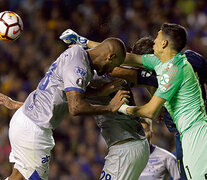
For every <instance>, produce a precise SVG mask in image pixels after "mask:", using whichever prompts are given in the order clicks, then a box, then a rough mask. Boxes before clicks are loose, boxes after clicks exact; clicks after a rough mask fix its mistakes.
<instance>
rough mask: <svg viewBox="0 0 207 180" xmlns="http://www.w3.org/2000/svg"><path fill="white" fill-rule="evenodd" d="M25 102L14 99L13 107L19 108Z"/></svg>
mask: <svg viewBox="0 0 207 180" xmlns="http://www.w3.org/2000/svg"><path fill="white" fill-rule="evenodd" d="M23 104H24V103H23V102H19V101H14V100H13V109H19V108H20V107H21V106H22V105H23Z"/></svg>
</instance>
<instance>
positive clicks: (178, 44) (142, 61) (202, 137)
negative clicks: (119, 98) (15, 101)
mask: <svg viewBox="0 0 207 180" xmlns="http://www.w3.org/2000/svg"><path fill="white" fill-rule="evenodd" d="M186 41H187V35H186V30H185V28H184V27H182V26H180V25H177V24H167V23H165V24H163V25H162V27H161V30H160V31H159V32H158V35H157V38H156V39H155V41H154V43H155V45H154V47H153V49H154V55H153V54H148V55H142V56H139V55H135V54H128V56H127V58H126V61H125V63H126V64H128V65H131V66H142V67H145V68H146V69H149V70H155V71H156V74H157V79H158V89H157V90H156V92H155V94H154V96H153V97H152V99H151V100H150V101H149V102H148V103H147V104H145V105H143V106H139V107H127V105H124V106H123V107H122V109H123V112H126V113H127V114H134V115H137V116H143V117H150V118H153V117H155V116H156V115H157V114H158V112H159V111H160V109H161V107H162V106H163V105H165V107H166V108H167V110H168V112H169V113H170V115H171V117H172V119H173V120H174V123H175V124H176V127H177V129H178V131H179V133H180V134H181V142H182V147H183V161H184V167H185V172H186V175H187V177H188V179H193V180H204V179H207V155H206V150H207V116H206V111H205V107H204V101H203V99H202V93H201V89H200V86H199V82H198V79H197V78H196V75H195V73H194V71H193V68H192V66H191V65H190V63H189V62H188V61H187V58H186V55H185V54H183V53H182V52H180V51H181V50H182V49H183V48H184V46H185V44H186Z"/></svg>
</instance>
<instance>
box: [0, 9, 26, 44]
mask: <svg viewBox="0 0 207 180" xmlns="http://www.w3.org/2000/svg"><path fill="white" fill-rule="evenodd" d="M22 30H23V22H22V19H21V18H20V16H18V15H17V14H16V13H14V12H12V11H4V12H1V13H0V39H1V40H3V41H13V40H16V39H18V38H19V36H20V34H21V32H22Z"/></svg>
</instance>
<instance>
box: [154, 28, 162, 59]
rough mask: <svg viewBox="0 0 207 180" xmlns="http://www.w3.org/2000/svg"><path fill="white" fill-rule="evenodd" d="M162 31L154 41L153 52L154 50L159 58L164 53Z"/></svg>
mask: <svg viewBox="0 0 207 180" xmlns="http://www.w3.org/2000/svg"><path fill="white" fill-rule="evenodd" d="M162 41H163V40H162V31H161V30H160V31H159V32H158V34H157V37H156V39H155V40H154V46H153V50H154V54H155V55H156V56H159V55H160V53H162V50H163V48H162Z"/></svg>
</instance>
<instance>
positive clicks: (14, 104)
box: [0, 93, 23, 110]
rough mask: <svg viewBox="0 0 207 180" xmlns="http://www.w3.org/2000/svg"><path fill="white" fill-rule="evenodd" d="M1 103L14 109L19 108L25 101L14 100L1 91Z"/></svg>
mask: <svg viewBox="0 0 207 180" xmlns="http://www.w3.org/2000/svg"><path fill="white" fill-rule="evenodd" d="M0 104H1V105H3V106H5V107H6V108H8V109H11V110H14V109H19V108H20V107H21V106H22V105H23V102H19V101H14V100H12V99H11V98H10V97H8V96H6V95H4V94H2V93H0Z"/></svg>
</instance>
